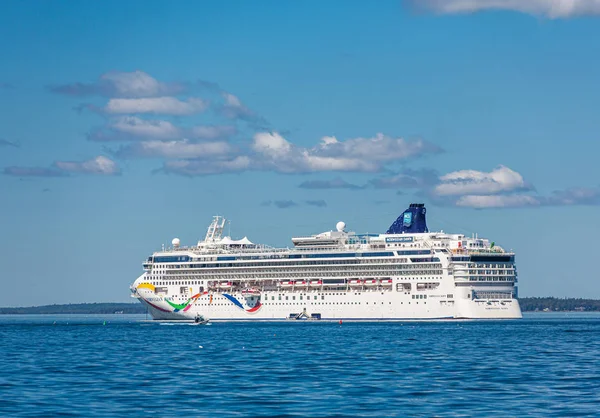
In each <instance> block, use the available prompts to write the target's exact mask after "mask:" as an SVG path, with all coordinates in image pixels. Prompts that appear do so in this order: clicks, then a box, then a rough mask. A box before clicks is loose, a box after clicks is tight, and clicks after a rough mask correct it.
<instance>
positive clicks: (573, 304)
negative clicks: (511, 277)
mask: <svg viewBox="0 0 600 418" xmlns="http://www.w3.org/2000/svg"><path fill="white" fill-rule="evenodd" d="M519 303H520V304H521V310H522V311H523V312H600V299H581V298H554V297H527V298H519ZM145 313H146V308H145V307H144V306H143V305H142V304H140V303H137V302H134V303H72V304H62V305H44V306H29V307H18V308H0V315H28V314H29V315H31V314H38V315H44V314H46V315H60V314H65V315H72V314H89V315H92V314H103V315H106V314H118V315H129V314H145Z"/></svg>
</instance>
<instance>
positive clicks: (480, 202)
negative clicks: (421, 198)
mask: <svg viewBox="0 0 600 418" xmlns="http://www.w3.org/2000/svg"><path fill="white" fill-rule="evenodd" d="M541 204H542V202H540V200H539V199H538V198H537V197H535V196H530V195H523V194H518V195H491V196H490V195H468V196H461V197H460V198H459V199H458V200H457V201H456V206H462V207H470V208H476V209H489V208H515V207H524V206H540V205H541Z"/></svg>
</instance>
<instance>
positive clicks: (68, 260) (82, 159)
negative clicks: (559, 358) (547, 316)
mask: <svg viewBox="0 0 600 418" xmlns="http://www.w3.org/2000/svg"><path fill="white" fill-rule="evenodd" d="M599 14H600V4H599V2H598V1H595V0H590V1H580V2H572V1H566V0H565V1H558V2H556V1H555V2H550V1H544V0H532V1H530V2H527V3H525V4H524V3H523V2H516V1H512V0H506V1H502V0H489V1H488V0H481V1H464V0H447V1H444V2H441V1H437V0H421V1H404V2H402V1H379V2H374V3H368V2H358V1H344V2H336V1H330V2H320V1H305V2H279V1H261V2H245V1H237V2H229V1H225V2H223V1H220V2H195V1H188V2H186V1H179V2H176V3H173V2H157V1H138V2H136V1H128V2H117V1H105V2H81V3H73V2H66V1H65V2H20V1H6V2H2V3H1V4H0V39H1V41H0V42H1V48H0V54H1V55H0V61H1V62H2V64H1V65H0V115H1V116H0V121H1V123H0V188H1V190H2V201H1V206H0V211H1V212H0V214H1V215H2V216H1V217H0V228H1V231H2V237H3V239H2V242H1V243H0V263H1V266H2V268H1V270H0V271H1V273H0V283H1V284H2V287H3V290H4V291H3V292H1V293H0V306H19V305H32V304H46V303H67V302H86V301H89V302H96V301H127V300H129V298H128V286H129V284H130V283H131V282H132V281H133V280H134V279H135V278H136V277H137V275H139V273H140V272H141V262H142V260H143V259H144V258H145V257H146V256H147V255H148V254H149V253H151V252H152V251H154V250H156V249H158V248H160V245H161V244H162V243H168V242H170V240H171V239H172V238H173V237H175V236H177V237H179V238H180V239H181V240H182V242H183V243H184V244H190V243H194V242H196V241H197V240H198V238H200V237H203V236H204V233H205V228H206V226H207V225H208V223H209V222H210V220H211V217H212V216H213V215H215V214H221V215H225V216H226V217H228V218H229V219H231V221H232V223H231V234H232V235H233V236H234V237H238V238H239V237H242V236H244V235H247V236H248V237H250V239H252V240H253V241H255V242H263V243H267V244H271V245H278V246H280V245H281V246H285V245H290V244H291V241H290V237H291V236H293V235H302V234H310V233H317V232H321V231H322V230H329V229H332V228H334V226H335V223H336V222H337V221H339V220H344V221H345V222H346V223H347V224H348V227H349V228H350V229H352V230H355V231H357V232H384V231H385V230H386V229H387V227H388V226H389V225H390V224H391V223H392V222H393V221H394V220H395V218H396V217H397V216H398V215H399V214H400V213H401V212H402V211H403V210H404V209H405V207H406V206H407V205H408V204H409V203H411V202H425V203H426V204H427V206H428V207H429V218H428V222H429V226H430V228H431V229H435V230H440V229H443V230H444V231H447V232H462V233H469V234H471V233H474V232H477V233H479V235H480V236H485V237H489V238H490V239H492V240H494V241H495V242H497V243H499V244H500V245H503V246H504V247H506V248H512V249H514V250H515V251H516V252H517V263H518V269H519V273H520V294H521V295H522V296H547V295H550V296H579V297H596V298H598V297H600V286H599V285H598V274H597V273H596V264H595V257H594V255H595V251H594V250H595V246H594V239H595V237H596V236H597V235H599V232H600V226H599V225H600V211H599V210H598V209H599V205H600V175H599V174H600V168H599V166H598V164H597V156H598V155H599V154H600V141H599V140H598V118H597V116H596V113H597V108H598V107H597V103H598V102H597V101H598V97H600V83H599V82H598V81H599V76H598V74H600V25H599V20H598V18H599V17H600V16H599Z"/></svg>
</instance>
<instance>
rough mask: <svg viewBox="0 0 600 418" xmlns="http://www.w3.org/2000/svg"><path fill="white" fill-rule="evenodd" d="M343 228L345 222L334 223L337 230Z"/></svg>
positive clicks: (339, 230) (340, 230)
mask: <svg viewBox="0 0 600 418" xmlns="http://www.w3.org/2000/svg"><path fill="white" fill-rule="evenodd" d="M344 228H346V223H345V222H342V221H339V222H338V223H337V224H336V225H335V229H337V230H338V232H342V231H343V230H344Z"/></svg>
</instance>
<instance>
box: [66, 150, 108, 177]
mask: <svg viewBox="0 0 600 418" xmlns="http://www.w3.org/2000/svg"><path fill="white" fill-rule="evenodd" d="M54 165H55V166H56V167H57V168H59V169H61V170H63V171H66V172H72V173H82V174H103V175H112V174H118V173H119V167H118V166H117V163H115V162H114V161H112V160H111V159H109V158H106V157H103V156H102V155H100V156H98V157H96V158H93V159H91V160H88V161H81V162H79V161H57V162H56V163H54Z"/></svg>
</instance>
